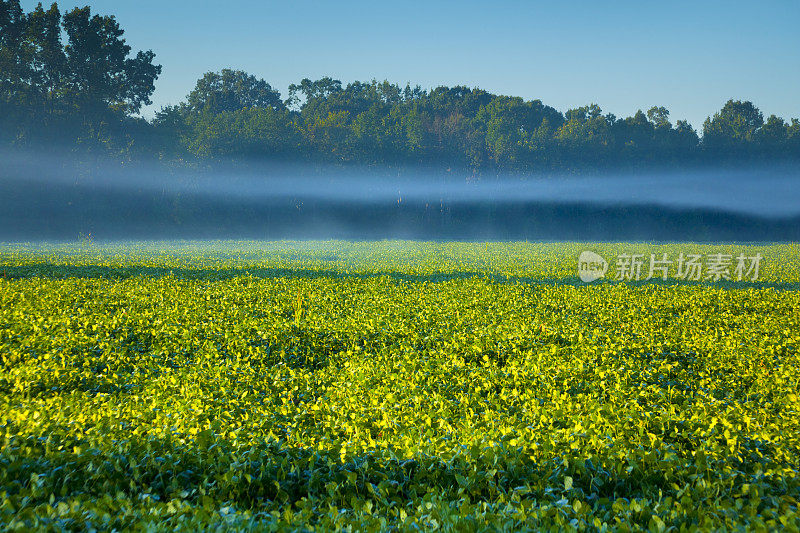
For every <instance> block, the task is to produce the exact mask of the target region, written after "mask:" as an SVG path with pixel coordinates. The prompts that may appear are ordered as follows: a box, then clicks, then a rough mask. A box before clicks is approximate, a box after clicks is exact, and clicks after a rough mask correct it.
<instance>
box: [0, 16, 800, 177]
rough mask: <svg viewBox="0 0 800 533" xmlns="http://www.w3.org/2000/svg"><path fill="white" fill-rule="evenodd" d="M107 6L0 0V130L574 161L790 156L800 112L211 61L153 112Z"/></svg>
mask: <svg viewBox="0 0 800 533" xmlns="http://www.w3.org/2000/svg"><path fill="white" fill-rule="evenodd" d="M123 33H124V32H123V30H122V29H121V28H120V27H119V24H118V22H117V21H116V19H115V18H114V17H113V16H100V15H96V14H92V13H91V10H90V8H88V7H85V8H75V9H73V10H71V11H69V12H66V13H63V14H62V13H61V12H60V10H59V9H58V7H57V5H56V4H53V5H52V6H51V7H50V8H49V9H44V8H42V7H41V5H40V6H38V7H37V8H35V9H34V10H33V11H31V12H25V11H24V10H23V9H22V8H21V6H20V4H19V0H0V145H5V146H6V147H8V146H18V147H26V148H30V147H37V146H42V145H45V146H55V145H59V146H61V147H66V148H68V149H70V150H73V151H75V152H78V153H87V152H88V153H93V152H94V153H102V154H104V155H111V156H113V157H122V158H135V157H144V156H148V155H154V156H156V157H158V158H160V159H162V160H170V161H178V162H180V161H187V160H198V159H199V160H216V161H219V160H226V161H230V160H242V159H281V160H298V161H306V162H326V163H330V162H335V163H357V164H367V165H377V164H382V165H386V164H388V165H427V166H437V167H441V168H450V167H452V168H459V169H471V170H473V171H475V172H481V171H484V170H489V171H533V172H586V171H597V170H604V169H638V168H650V167H675V166H694V165H703V166H705V165H735V164H740V163H742V162H749V163H758V162H777V161H781V162H786V161H800V121H798V119H797V118H792V119H791V120H789V121H788V122H787V121H785V120H784V119H782V118H780V117H776V116H774V115H772V116H770V117H769V118H767V119H766V120H765V119H764V117H763V115H762V113H761V112H760V111H759V109H758V108H757V107H756V106H755V105H753V103H751V102H749V101H738V100H729V101H728V102H727V103H725V104H724V106H723V107H722V109H721V110H720V111H719V112H717V113H715V114H714V115H713V116H712V117H709V118H708V119H707V120H706V121H705V123H704V124H703V131H702V137H700V136H699V135H698V133H697V132H696V131H695V130H694V129H693V128H692V126H691V125H690V124H689V123H688V122H686V121H684V120H678V121H677V122H676V123H674V124H673V123H672V122H670V113H669V111H668V110H667V109H666V108H664V107H652V108H650V109H649V110H647V111H646V112H643V111H637V112H636V114H634V116H632V117H626V118H617V117H615V116H614V115H613V114H610V113H605V114H604V113H603V111H602V110H601V108H600V107H599V106H597V105H595V104H592V105H587V106H584V107H579V108H576V109H570V110H567V111H566V112H564V113H562V112H560V111H558V110H556V109H554V108H552V107H550V106H547V105H545V104H544V103H542V102H541V101H539V100H525V99H523V98H520V97H512V96H503V95H495V94H491V93H489V92H486V91H484V90H481V89H477V88H469V87H464V86H456V87H437V88H435V89H433V90H424V89H422V88H420V87H419V86H417V87H411V86H410V85H406V86H405V87H401V86H399V85H396V84H392V83H389V82H387V81H383V82H378V81H375V80H373V81H370V82H359V81H355V82H352V83H348V84H346V85H345V84H343V83H342V82H341V81H339V80H336V79H332V78H330V77H324V78H322V79H319V80H316V81H312V80H309V79H303V80H302V81H301V82H300V83H298V84H293V85H291V86H290V87H289V94H288V95H287V98H286V99H282V97H281V95H280V93H279V92H278V91H276V90H275V89H273V88H272V87H271V86H270V85H269V83H267V82H266V81H264V80H262V79H259V78H257V77H255V76H253V75H251V74H248V73H246V72H243V71H238V70H229V69H225V70H222V71H220V72H209V73H207V74H205V75H204V76H203V77H202V78H201V79H200V80H198V81H197V84H196V86H195V87H194V89H193V90H192V91H191V92H190V93H189V94H188V96H187V97H186V99H185V101H184V102H181V103H180V104H178V105H175V106H169V107H165V108H163V109H162V110H161V111H160V112H158V113H157V114H156V115H155V117H154V118H153V119H152V120H145V119H143V118H141V117H139V116H138V112H139V111H140V110H141V108H142V106H143V105H149V104H150V103H151V101H150V96H151V95H152V94H153V91H154V90H155V81H156V79H157V78H158V76H159V74H160V73H161V66H160V65H156V64H154V59H155V54H154V53H153V52H152V51H146V52H138V53H136V54H135V55H132V54H131V48H130V47H129V46H128V45H127V44H125V41H124V39H123Z"/></svg>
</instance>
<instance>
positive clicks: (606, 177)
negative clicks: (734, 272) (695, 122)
mask: <svg viewBox="0 0 800 533" xmlns="http://www.w3.org/2000/svg"><path fill="white" fill-rule="evenodd" d="M0 157H2V159H3V162H4V164H3V167H2V169H0V192H2V195H1V196H0V223H2V226H1V228H0V238H3V239H5V240H18V239H24V240H31V239H33V240H36V239H37V238H49V239H59V240H64V239H66V240H70V239H74V238H77V236H78V235H79V234H84V235H85V234H92V235H94V236H95V237H97V238H107V239H125V238H148V237H174V238H198V237H201V238H202V237H213V238H238V237H261V238H267V237H268V238H297V237H301V238H342V237H344V238H352V239H369V238H415V239H430V238H433V239H437V238H456V239H466V240H471V239H480V238H488V239H500V240H502V239H515V238H526V239H537V240H555V239H563V238H569V239H578V240H580V239H589V238H591V239H601V240H619V239H625V238H636V239H642V240H648V239H655V240H687V239H700V240H709V239H715V238H718V239H724V240H792V239H796V238H797V235H798V224H797V221H798V220H800V187H798V183H800V170H798V168H797V167H796V166H791V165H758V166H750V167H747V168H728V169H720V168H714V169H691V170H672V171H659V172H656V171H648V172H639V173H632V172H628V173H622V172H620V173H614V172H606V173H602V174H600V173H595V174H591V175H566V174H553V175H542V174H538V175H534V174H530V173H527V174H525V173H496V174H491V175H486V174H484V175H480V176H475V175H472V174H469V173H468V172H465V171H463V170H462V171H460V170H451V171H443V170H441V169H439V170H437V169H431V168H422V167H399V168H394V169H392V168H385V167H380V168H369V167H363V166H360V167H359V166H341V165H340V166H334V165H310V164H301V163H278V162H274V163H266V162H261V163H249V164H240V165H235V164H227V165H225V164H217V165H203V166H199V167H198V168H190V167H188V166H186V165H184V166H174V165H172V166H169V165H165V164H163V163H160V162H157V161H153V160H140V161H134V162H128V163H125V164H120V163H119V162H115V161H113V160H109V159H106V158H103V157H100V158H95V159H92V160H90V161H89V162H87V161H86V159H85V158H84V159H82V160H79V159H77V158H75V157H73V156H71V155H69V154H63V153H62V154H59V153H57V152H53V153H42V152H40V153H34V152H26V151H4V152H3V153H2V154H0Z"/></svg>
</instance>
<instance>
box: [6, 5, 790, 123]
mask: <svg viewBox="0 0 800 533" xmlns="http://www.w3.org/2000/svg"><path fill="white" fill-rule="evenodd" d="M87 3H88V4H89V5H91V6H92V8H93V10H94V11H95V12H98V13H101V14H113V15H116V17H117V19H118V21H119V22H120V25H121V26H122V28H123V29H124V30H125V37H126V39H127V41H128V43H129V44H130V45H131V46H132V47H133V48H134V50H139V49H152V50H153V51H154V52H155V53H156V61H157V62H158V63H160V64H162V65H163V72H162V75H161V77H160V78H159V80H158V81H157V83H156V92H155V94H154V95H153V101H154V105H153V106H150V108H148V109H146V110H145V113H144V114H145V116H151V115H152V113H153V112H154V110H157V109H159V108H160V107H161V106H162V105H166V104H171V103H177V102H179V101H180V100H182V99H183V98H184V97H185V95H186V94H187V93H188V92H189V91H190V90H191V89H192V87H193V86H194V83H195V81H196V80H197V78H199V77H200V76H202V74H203V73H204V72H207V71H210V70H220V69H222V68H226V67H230V68H236V69H243V70H246V71H248V72H250V73H252V74H255V75H257V76H259V77H262V78H264V79H265V80H267V81H268V82H269V83H270V84H271V85H272V86H273V87H274V88H276V89H278V90H279V91H281V94H282V95H283V97H284V98H285V97H286V92H287V87H288V85H289V84H290V83H292V82H297V81H299V80H300V79H302V78H304V77H309V78H312V79H315V78H319V77H322V76H325V75H330V76H332V77H335V78H338V79H340V80H342V81H343V82H348V81H352V80H355V79H358V80H370V79H372V78H377V79H378V80H383V79H388V80H389V81H392V82H397V83H400V84H401V85H404V84H405V83H406V82H411V84H412V85H415V84H420V85H421V86H423V87H425V88H433V87H436V86H438V85H456V84H465V85H469V86H473V87H480V88H482V89H485V90H488V91H491V92H494V93H499V94H508V95H514V96H522V97H524V98H526V99H536V98H538V99H540V100H542V101H543V102H544V103H545V104H548V105H551V106H553V107H555V108H556V109H559V110H561V111H565V110H566V109H569V108H571V107H577V106H580V105H585V104H588V103H597V104H599V105H600V106H601V107H602V108H603V110H604V111H605V112H611V113H614V114H616V115H617V116H627V115H630V114H632V113H634V112H635V111H636V110H637V109H644V110H646V109H648V108H649V107H651V106H653V105H663V106H666V107H667V108H668V109H669V110H670V112H671V119H672V120H673V122H674V121H676V120H677V119H682V118H684V119H688V120H689V121H690V122H691V123H692V124H693V125H694V126H695V127H696V128H698V129H699V128H701V127H702V122H703V120H704V119H705V117H707V116H708V115H710V114H713V113H714V112H715V111H717V110H719V108H720V107H721V106H722V105H723V104H724V102H725V101H726V100H728V99H729V98H735V99H746V100H752V101H753V102H754V103H755V104H756V105H757V106H758V107H759V108H760V109H761V110H762V111H763V112H764V115H765V117H766V116H768V115H769V114H772V113H774V114H777V115H779V116H783V117H785V118H789V117H800V1H796V0H764V1H761V2H754V1H751V2H741V1H732V0H729V1H702V0H696V1H694V2H685V1H681V0H679V1H670V2H655V1H647V0H638V1H614V2H598V1H586V2H570V1H561V2H556V1H552V2H537V1H527V2H526V1H497V0H496V1H494V2H485V1H481V2H474V1H470V0H461V1H439V2H437V1H434V0H429V2H418V1H416V0H406V1H403V2H392V3H388V2H385V3H384V2H367V1H350V2H348V1H346V0H339V1H336V2H332V1H331V2H319V1H318V2H312V1H307V0H299V1H289V2H286V1H284V2H271V1H261V2H255V1H253V2H245V1H240V0H227V1H225V2H218V1H216V2H205V1H188V0H161V1H155V0H136V1H133V0H130V1H128V0H123V1H120V0H116V1H111V0H96V1H93V2H92V1H90V0H84V1H82V2H73V1H65V2H59V5H60V6H61V7H62V10H63V9H65V8H71V7H74V6H76V5H80V6H82V5H85V4H87ZM22 4H23V7H25V8H26V9H32V8H33V7H34V6H35V5H36V2H31V1H23V2H22Z"/></svg>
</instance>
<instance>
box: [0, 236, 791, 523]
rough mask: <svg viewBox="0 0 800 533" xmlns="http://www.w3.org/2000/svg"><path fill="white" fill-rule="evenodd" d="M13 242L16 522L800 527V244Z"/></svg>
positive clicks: (6, 426)
mask: <svg viewBox="0 0 800 533" xmlns="http://www.w3.org/2000/svg"><path fill="white" fill-rule="evenodd" d="M590 248H591V249H593V250H595V251H597V252H599V253H601V255H603V256H604V257H607V258H610V257H614V256H615V255H618V254H622V253H632V252H636V253H645V254H650V253H654V254H661V253H669V254H670V255H671V256H677V255H678V253H679V252H685V253H699V254H716V253H729V254H731V255H733V256H735V255H737V254H739V253H742V252H743V253H744V254H745V255H747V256H753V255H755V254H756V253H760V254H761V255H762V256H763V257H764V260H763V263H762V265H761V271H760V275H759V279H758V281H756V282H752V281H750V282H745V281H741V282H737V281H730V282H725V281H720V282H716V283H714V282H705V283H704V282H696V283H690V282H681V281H676V280H674V279H672V278H674V276H673V275H672V274H671V275H670V278H671V279H670V280H668V281H658V282H639V283H637V282H613V281H605V282H595V284H592V285H582V284H581V283H580V282H579V281H578V280H577V278H576V266H577V265H576V259H577V256H578V253H579V252H580V251H581V250H583V249H584V247H583V246H582V245H575V244H568V245H564V244H523V243H519V244H452V243H451V244H426V243H402V242H386V243H380V244H367V243H363V244H352V243H344V242H324V243H304V244H300V243H289V242H281V243H264V242H260V243H259V242H251V243H233V244H217V245H208V244H204V245H194V244H182V245H180V246H175V245H170V246H165V245H163V244H160V245H159V244H155V245H129V246H126V247H120V246H104V247H100V246H93V245H91V242H90V241H89V240H87V241H86V243H84V244H83V245H76V246H62V247H56V248H52V247H49V248H45V247H40V248H25V247H5V248H0V357H1V358H2V360H1V362H0V364H2V367H1V369H0V524H2V526H0V527H2V528H3V529H19V530H30V529H32V528H45V527H47V528H52V529H61V528H63V529H68V530H84V529H92V528H95V529H110V528H117V529H123V528H140V529H142V530H144V529H148V530H151V529H169V530H172V529H174V528H177V529H181V530H197V529H200V528H201V527H209V528H214V527H227V528H237V529H246V528H259V529H265V530H289V529H296V528H309V529H310V528H312V527H313V528H320V529H322V530H329V529H344V528H348V527H350V526H352V527H353V529H354V530H359V531H378V530H409V531H411V530H420V529H421V530H436V529H443V530H449V531H475V530H486V529H492V530H505V531H519V530H535V531H540V530H543V529H547V528H549V527H551V526H555V527H557V528H559V529H577V530H590V531H597V530H607V529H619V530H630V529H634V530H641V529H645V530H646V529H649V530H651V531H666V530H668V529H671V528H674V529H673V530H698V529H699V530H711V529H721V528H724V529H726V530H739V529H740V528H749V529H752V530H756V531H759V530H767V529H770V530H775V529H785V530H787V531H797V530H798V528H800V514H798V499H799V498H800V479H798V468H799V467H800V465H799V464H798V462H800V459H798V458H800V427H798V423H799V422H798V420H800V418H798V410H800V400H799V399H798V396H797V392H798V379H799V378H800V364H799V363H800V360H799V359H798V357H799V356H798V343H800V336H798V332H800V296H799V295H800V292H798V290H800V271H799V270H798V265H800V253H798V248H797V247H796V246H763V247H738V246H735V247H734V246H731V247H728V246H695V245H668V246H649V245H644V244H639V245H625V244H620V245H596V246H591V247H590Z"/></svg>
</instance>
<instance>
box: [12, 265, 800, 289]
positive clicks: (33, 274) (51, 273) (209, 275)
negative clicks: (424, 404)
mask: <svg viewBox="0 0 800 533" xmlns="http://www.w3.org/2000/svg"><path fill="white" fill-rule="evenodd" d="M167 276H171V277H174V278H177V279H185V280H204V281H223V280H229V279H234V278H241V277H253V278H260V279H278V278H308V279H316V278H338V279H362V280H367V279H374V278H388V279H390V280H392V281H397V282H410V283H440V282H447V281H453V280H463V279H482V280H486V281H489V282H492V283H507V284H526V285H570V286H575V287H581V286H601V285H618V284H625V285H630V286H633V287H641V286H663V287H673V286H681V285H684V286H701V287H714V288H720V289H768V288H772V289H785V290H800V283H798V282H766V281H764V282H762V281H755V282H754V281H728V280H720V281H716V282H712V281H692V280H679V279H668V280H662V279H652V280H638V281H616V280H600V281H595V282H593V283H591V284H587V283H584V282H582V281H580V279H579V278H578V277H577V276H568V277H564V278H537V277H531V276H506V275H503V274H498V273H493V272H478V271H464V272H441V273H438V272H437V273H433V274H409V273H404V272H396V271H395V272H393V271H377V272H342V271H340V270H336V269H312V268H271V267H270V268H229V269H214V268H166V267H152V266H138V265H136V266H129V267H126V266H105V265H59V264H55V263H29V264H26V265H8V266H0V278H3V279H7V280H14V279H26V278H47V279H70V278H78V279H112V280H119V279H129V278H162V277H167Z"/></svg>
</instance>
